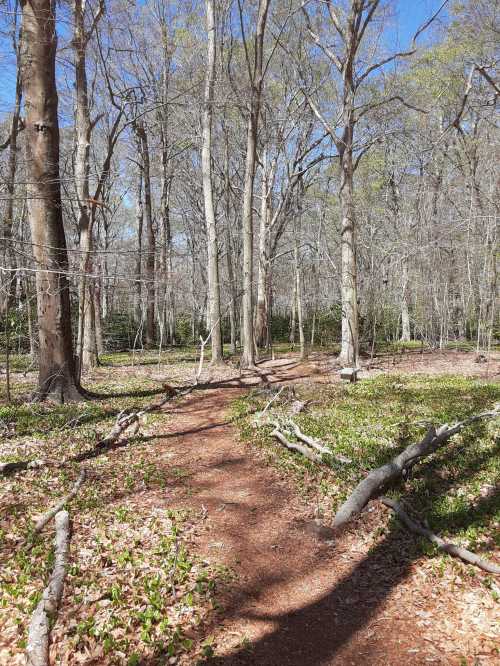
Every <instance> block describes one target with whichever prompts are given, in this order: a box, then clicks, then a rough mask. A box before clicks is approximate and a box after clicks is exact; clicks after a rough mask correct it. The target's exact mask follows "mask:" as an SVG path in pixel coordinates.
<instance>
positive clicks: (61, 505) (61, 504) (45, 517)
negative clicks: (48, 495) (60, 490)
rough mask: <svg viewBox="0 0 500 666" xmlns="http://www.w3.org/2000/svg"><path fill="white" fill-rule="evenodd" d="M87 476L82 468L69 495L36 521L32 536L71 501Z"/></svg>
mask: <svg viewBox="0 0 500 666" xmlns="http://www.w3.org/2000/svg"><path fill="white" fill-rule="evenodd" d="M86 476H87V471H86V470H85V469H82V471H81V472H80V476H79V477H78V479H77V480H76V483H75V484H74V486H73V488H72V489H71V490H70V491H69V493H68V494H67V495H65V496H64V497H63V498H62V499H60V500H59V502H58V503H57V504H55V505H54V506H53V507H52V508H51V509H49V510H48V511H46V512H45V513H44V514H43V516H42V517H41V518H40V519H39V520H38V521H37V522H36V524H35V527H34V528H33V533H32V535H31V536H35V535H36V534H39V533H40V532H41V531H42V530H43V528H44V527H45V525H47V523H48V522H49V521H50V520H52V518H53V517H54V516H55V515H56V514H58V513H59V511H61V510H62V509H63V508H64V506H65V505H66V504H67V503H68V502H71V500H72V499H73V497H75V495H76V494H77V493H78V491H79V490H80V487H81V485H82V483H83V482H84V481H85V478H86Z"/></svg>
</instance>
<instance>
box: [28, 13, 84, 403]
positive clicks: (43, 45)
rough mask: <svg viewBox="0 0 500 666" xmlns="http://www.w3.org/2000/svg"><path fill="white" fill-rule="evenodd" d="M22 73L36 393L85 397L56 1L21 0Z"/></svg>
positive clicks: (60, 396)
mask: <svg viewBox="0 0 500 666" xmlns="http://www.w3.org/2000/svg"><path fill="white" fill-rule="evenodd" d="M21 7H22V20H23V23H22V30H23V44H22V49H21V77H22V84H23V92H24V99H25V107H26V135H27V137H26V157H27V171H28V179H29V186H28V197H29V219H30V227H31V238H32V242H33V255H34V258H35V261H36V271H37V272H36V290H37V306H38V325H39V343H40V360H39V378H38V389H37V393H36V396H37V398H38V399H43V398H46V397H49V396H50V397H51V398H53V399H55V400H58V401H61V402H63V401H66V400H80V399H82V397H83V393H82V390H81V389H80V386H79V383H78V381H77V378H76V373H75V362H74V356H73V341H72V334H71V313H70V300H69V285H68V278H67V272H68V255H67V249H66V237H65V234H64V227H63V220H62V210H61V190H60V177H59V124H58V117H57V106H58V96H57V88H56V80H55V56H56V46H57V39H56V33H55V18H56V16H55V3H54V2H53V1H52V0H30V2H28V1H27V0H22V1H21Z"/></svg>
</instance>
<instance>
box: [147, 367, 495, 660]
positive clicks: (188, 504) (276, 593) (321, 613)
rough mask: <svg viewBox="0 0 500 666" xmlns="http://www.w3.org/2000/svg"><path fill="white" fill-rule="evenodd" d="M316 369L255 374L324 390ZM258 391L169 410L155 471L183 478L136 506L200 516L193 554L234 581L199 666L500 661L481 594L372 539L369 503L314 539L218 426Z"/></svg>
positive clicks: (288, 491)
mask: <svg viewBox="0 0 500 666" xmlns="http://www.w3.org/2000/svg"><path fill="white" fill-rule="evenodd" d="M457 358H458V356H457ZM457 358H456V359H455V363H454V364H453V367H454V368H455V372H457V371H460V369H459V368H457V365H456V360H457ZM322 364H323V360H322V359H320V358H319V357H316V358H315V359H314V360H313V362H311V363H309V364H302V365H298V364H296V363H295V362H294V360H293V359H287V360H285V361H283V360H281V361H278V362H268V363H264V364H263V366H262V368H263V369H264V370H265V372H266V373H268V374H267V380H268V381H269V382H270V383H273V382H284V381H294V380H295V381H297V380H298V379H299V378H300V379H302V380H303V379H304V378H307V377H308V378H309V379H311V380H313V381H318V380H319V381H324V380H325V379H326V376H325V375H324V374H322V372H323V371H324V370H325V366H324V365H323V367H321V366H322ZM450 365H451V363H450ZM475 368H477V369H478V372H482V371H483V370H484V368H483V366H480V365H479V364H476V365H475ZM407 369H408V368H406V367H404V368H402V367H401V365H400V366H399V368H398V369H397V370H398V371H401V370H407ZM442 370H443V369H442V368H441V371H442ZM489 371H490V376H491V367H490V369H489ZM466 374H467V373H466ZM258 381H259V378H258V377H255V375H254V376H248V377H243V378H239V379H233V380H230V379H229V380H224V381H223V382H222V383H221V385H218V386H217V385H215V386H214V388H212V389H208V390H205V391H202V392H196V393H195V394H193V395H191V396H189V397H187V398H186V399H184V400H183V401H182V402H180V403H179V404H178V405H177V406H175V407H173V408H170V409H169V410H168V411H169V412H170V413H171V414H172V417H173V418H171V419H170V422H169V425H168V426H166V428H165V431H164V432H163V434H160V433H159V434H158V435H159V438H160V442H161V443H159V444H158V445H157V449H155V452H157V460H158V464H165V465H169V466H173V465H175V466H177V467H180V468H181V469H182V470H183V472H186V474H185V476H184V478H183V479H180V480H179V481H178V482H176V483H174V484H173V485H171V486H169V488H168V489H167V491H166V493H165V491H161V492H160V491H157V492H156V494H155V493H151V496H150V497H148V498H144V500H145V501H151V502H154V503H155V504H157V505H158V506H165V507H167V506H168V507H172V508H190V509H193V510H196V511H201V512H202V513H203V514H204V515H205V520H204V521H203V523H202V527H201V528H200V530H199V532H198V536H197V537H196V539H197V541H196V543H197V548H198V550H199V552H200V553H201V554H202V556H203V557H204V558H206V559H207V560H210V561H211V562H220V563H222V564H225V565H227V566H229V567H230V568H231V569H232V571H233V572H234V574H235V577H234V580H233V581H232V582H231V583H230V584H229V585H228V589H227V591H226V593H225V596H224V598H223V599H222V603H223V610H221V612H220V613H219V616H218V620H217V622H215V623H214V625H213V626H212V627H209V628H207V635H209V634H212V635H214V636H215V652H216V655H217V656H216V657H214V658H212V659H211V660H210V663H213V664H218V665H219V666H226V665H227V666H229V665H233V664H234V665H237V664H256V665H259V666H264V665H271V664H272V665H275V666H287V665H296V666H299V665H300V666H307V665H311V666H312V665H313V664H314V665H319V664H321V665H323V664H338V665H344V664H373V665H376V664H384V665H387V664H391V665H398V666H399V665H400V664H404V663H407V664H429V663H434V664H464V663H467V664H473V663H474V664H493V663H498V662H496V657H497V653H494V652H493V650H494V643H495V633H494V622H495V609H494V602H493V599H492V597H491V595H490V593H489V592H488V591H486V590H484V588H480V587H479V585H478V584H477V582H475V581H474V580H473V579H467V578H466V579H464V578H463V577H459V576H455V575H454V574H453V573H452V574H451V578H450V575H449V573H447V574H446V575H444V577H442V578H440V577H439V575H438V574H437V573H436V572H435V571H433V565H432V564H430V563H429V562H431V561H429V560H427V559H426V558H423V557H420V558H419V559H415V558H416V556H415V549H414V540H413V537H411V536H410V535H406V534H405V533H403V532H401V531H397V530H396V531H388V532H387V533H386V534H385V535H383V536H380V535H378V536H376V535H377V534H378V531H377V527H380V526H381V525H385V524H386V522H387V516H386V514H385V513H384V511H383V510H382V509H380V508H379V507H372V508H371V509H370V510H369V511H367V512H366V513H365V514H364V515H363V516H362V517H361V518H360V519H359V520H358V522H357V523H356V524H354V525H353V526H352V527H351V528H350V530H349V531H348V532H347V533H345V534H343V535H341V536H338V537H337V538H336V539H335V540H334V541H327V540H324V537H322V535H321V534H319V535H318V534H317V533H316V531H315V527H314V523H313V521H312V518H313V512H312V511H311V507H310V506H309V505H308V504H307V502H306V500H305V498H304V497H303V496H302V495H301V494H300V493H299V491H298V489H297V487H296V486H295V485H294V483H293V482H291V481H290V480H288V479H286V478H284V477H283V476H282V475H281V474H280V473H279V471H278V470H277V469H275V468H273V467H271V466H270V465H269V464H266V462H265V460H264V458H263V456H262V455H259V453H258V450H257V449H256V448H255V447H252V446H251V445H248V444H244V443H242V442H240V441H239V440H238V434H237V431H236V429H235V427H234V426H232V425H231V424H230V423H229V422H228V408H229V405H230V403H231V401H232V400H233V399H234V398H235V397H237V395H238V394H240V393H241V392H242V391H244V390H245V388H246V387H248V386H250V385H252V384H255V383H256V382H258ZM163 461H164V462H163ZM448 566H449V565H448ZM457 566H458V567H461V566H462V565H460V564H457ZM452 568H453V567H452ZM497 618H498V616H497ZM464 658H465V661H463V659H464Z"/></svg>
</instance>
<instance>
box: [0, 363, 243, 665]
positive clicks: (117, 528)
mask: <svg viewBox="0 0 500 666" xmlns="http://www.w3.org/2000/svg"><path fill="white" fill-rule="evenodd" d="M86 385H87V386H88V388H90V389H91V390H92V391H95V392H96V393H99V394H100V398H98V399H97V398H96V399H94V400H92V401H88V402H83V403H78V404H75V403H72V404H65V405H54V404H50V403H47V404H28V403H23V402H20V401H17V402H14V403H12V404H10V405H3V406H1V407H0V428H2V430H3V437H1V438H0V439H1V444H0V460H1V461H7V460H19V459H23V460H24V459H45V460H49V461H54V462H57V461H60V460H62V459H71V458H72V457H74V456H75V455H78V454H81V453H83V452H91V451H92V450H93V449H94V447H95V445H96V443H97V442H98V441H99V439H101V438H102V436H103V435H105V434H107V433H108V432H109V430H110V428H111V426H112V425H113V424H114V422H115V420H116V416H117V415H118V414H119V413H120V412H121V411H122V410H123V409H126V410H127V411H133V410H138V409H141V408H143V407H145V406H146V405H149V404H151V403H155V402H160V401H161V400H162V398H163V397H164V395H165V394H164V390H163V388H162V386H161V384H160V383H159V382H158V381H154V380H153V379H150V378H147V377H141V376H134V373H133V372H131V371H130V368H124V369H123V370H119V371H118V370H117V371H113V374H112V375H110V377H109V379H108V381H105V380H104V378H103V379H99V380H95V381H93V382H88V383H87V384H86ZM170 418H171V417H170V416H169V415H168V414H167V413H165V412H161V413H152V414H147V415H145V416H144V417H143V418H142V419H141V423H140V428H139V431H138V432H137V433H134V432H133V431H132V432H129V433H127V435H126V436H125V438H124V441H122V442H121V443H120V445H119V446H117V447H116V448H115V449H111V450H109V451H105V452H99V455H97V456H96V457H91V458H89V459H88V460H86V461H84V462H83V463H81V464H76V463H69V464H67V465H65V466H64V467H62V468H61V467H53V466H50V467H44V468H42V469H39V470H28V471H27V472H24V473H19V474H15V475H12V476H9V477H6V478H3V479H0V561H1V562H2V568H1V570H0V636H1V638H0V661H2V659H4V658H5V659H6V660H8V663H12V664H17V663H24V658H23V656H22V655H23V650H24V648H25V644H26V635H27V628H28V624H29V619H30V614H31V612H32V611H33V609H34V607H35V606H36V604H37V602H38V601H39V599H40V595H41V593H42V591H43V588H44V586H45V585H46V584H47V581H48V577H49V575H50V572H51V570H52V567H53V562H54V554H53V537H54V532H53V529H54V528H53V521H52V522H51V523H49V524H48V525H47V527H46V528H45V529H44V530H43V532H42V534H40V535H37V536H34V535H33V527H34V524H35V521H36V520H37V519H38V517H39V516H40V515H41V514H42V513H43V512H45V511H47V510H48V509H49V508H50V507H51V506H53V505H54V504H55V503H56V502H57V501H58V500H59V499H60V498H61V497H62V496H64V495H65V494H67V493H68V492H69V490H70V489H71V488H72V487H73V485H74V483H75V481H76V479H77V478H78V475H79V473H80V470H81V467H82V466H83V467H85V468H86V469H87V479H86V481H85V483H84V484H83V485H82V487H81V489H80V491H79V493H78V495H77V496H76V497H75V498H74V499H73V500H72V502H71V504H70V505H69V507H68V509H69V512H70V516H71V520H72V533H73V536H72V541H71V555H70V562H69V573H68V577H67V580H66V584H65V595H64V599H63V602H62V605H61V609H60V612H59V617H58V620H57V623H56V624H55V626H54V630H53V634H52V638H53V644H54V648H53V649H54V650H55V653H56V654H57V659H58V663H59V661H60V662H61V663H84V662H86V661H87V660H90V659H92V660H93V663H100V664H101V663H102V664H139V663H145V662H146V661H147V662H148V663H173V662H170V661H169V660H171V659H174V658H175V659H176V660H177V659H187V661H188V663H193V664H194V663H197V661H198V659H201V658H203V655H204V654H205V653H207V651H210V650H211V649H212V648H211V644H210V636H209V631H208V630H207V628H206V627H207V623H211V621H212V620H211V616H212V614H214V613H216V612H217V611H218V608H219V605H218V601H217V591H218V589H219V588H220V587H221V586H223V585H225V584H226V583H227V582H228V580H229V579H230V577H231V573H230V572H229V571H228V570H226V569H224V568H223V567H220V566H218V565H212V564H210V563H208V562H206V561H203V560H201V559H200V558H199V557H198V556H197V555H196V554H195V548H194V543H193V541H194V537H195V535H196V534H197V533H198V532H199V531H200V530H203V529H204V520H205V519H206V516H205V515H203V514H200V515H198V514H196V515H195V514H194V513H186V512H180V511H176V510H172V509H170V508H169V506H168V505H169V498H170V494H171V493H173V492H178V493H180V494H181V495H189V493H191V492H194V491H193V490H192V489H191V486H190V475H189V473H188V472H187V471H186V470H184V469H183V468H181V467H179V466H176V465H175V464H174V463H173V461H172V460H171V453H170V452H169V451H168V449H166V448H160V447H159V443H160V442H161V441H162V427H161V426H162V425H163V424H164V423H166V422H168V421H169V420H170ZM150 493H151V495H150ZM144 497H146V500H145V499H144ZM150 498H151V499H150ZM25 540H27V543H28V544H29V545H30V546H31V548H30V549H28V548H26V547H25V546H23V545H22V544H23V541H25ZM207 636H208V638H207ZM207 640H208V642H207ZM2 663H3V662H2ZM175 663H177V661H176V662H175Z"/></svg>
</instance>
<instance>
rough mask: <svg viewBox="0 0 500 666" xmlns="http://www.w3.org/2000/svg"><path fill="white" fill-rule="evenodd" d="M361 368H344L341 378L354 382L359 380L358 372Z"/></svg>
mask: <svg viewBox="0 0 500 666" xmlns="http://www.w3.org/2000/svg"><path fill="white" fill-rule="evenodd" d="M359 371H360V368H342V370H341V371H340V378H341V379H344V380H346V381H349V382H351V384H352V383H354V382H357V381H358V372H359Z"/></svg>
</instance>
